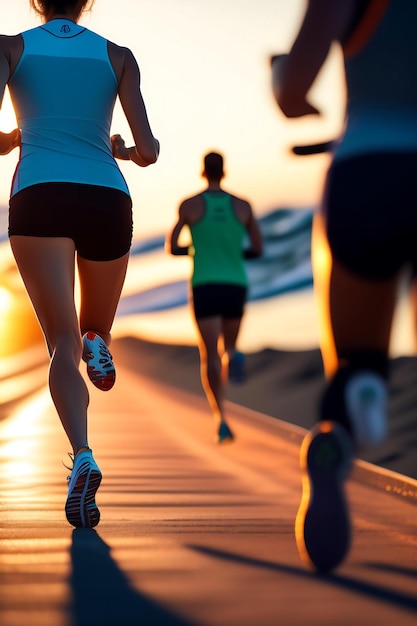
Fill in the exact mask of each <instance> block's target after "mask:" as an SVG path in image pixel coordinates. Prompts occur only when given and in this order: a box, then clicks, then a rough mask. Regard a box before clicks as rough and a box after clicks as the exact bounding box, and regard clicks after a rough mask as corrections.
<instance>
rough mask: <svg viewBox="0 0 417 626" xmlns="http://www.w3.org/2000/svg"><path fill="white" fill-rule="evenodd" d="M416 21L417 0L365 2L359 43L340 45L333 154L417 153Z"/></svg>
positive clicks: (347, 155)
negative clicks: (339, 128) (337, 136)
mask: <svg viewBox="0 0 417 626" xmlns="http://www.w3.org/2000/svg"><path fill="white" fill-rule="evenodd" d="M416 23H417V0H389V1H387V0H370V1H369V3H368V8H367V12H366V13H365V15H364V17H363V18H362V21H361V23H359V25H358V27H357V33H356V40H360V45H359V46H358V47H357V48H356V49H354V50H353V52H350V53H349V51H348V50H345V69H346V81H347V95H348V103H347V118H346V128H345V131H344V134H343V136H342V139H341V142H340V144H339V146H338V148H337V149H336V153H335V159H342V158H348V157H351V156H355V155H359V154H372V153H378V152H392V151H394V152H404V151H408V152H417V81H416V80H415V72H416V67H417V35H416V32H417V31H416ZM354 35H355V33H354ZM347 43H348V44H349V42H347Z"/></svg>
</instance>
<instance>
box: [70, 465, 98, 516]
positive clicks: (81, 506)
mask: <svg viewBox="0 0 417 626" xmlns="http://www.w3.org/2000/svg"><path fill="white" fill-rule="evenodd" d="M101 479H102V475H101V473H100V472H99V471H98V470H95V469H89V470H87V471H86V472H84V473H83V474H80V475H79V477H78V479H77V482H76V483H75V485H74V488H73V489H72V491H71V494H70V495H69V496H68V498H67V502H66V504H65V514H66V516H67V520H68V522H69V523H70V524H71V525H72V526H75V527H76V528H94V526H97V524H98V523H99V521H100V510H99V508H98V506H97V505H96V502H95V495H96V492H97V489H98V488H99V487H100V483H101Z"/></svg>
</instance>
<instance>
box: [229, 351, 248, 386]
mask: <svg viewBox="0 0 417 626" xmlns="http://www.w3.org/2000/svg"><path fill="white" fill-rule="evenodd" d="M245 380H246V371H245V355H244V354H243V353H242V352H235V353H234V355H233V356H232V358H231V359H230V361H229V381H230V382H231V383H235V384H241V383H244V382H245Z"/></svg>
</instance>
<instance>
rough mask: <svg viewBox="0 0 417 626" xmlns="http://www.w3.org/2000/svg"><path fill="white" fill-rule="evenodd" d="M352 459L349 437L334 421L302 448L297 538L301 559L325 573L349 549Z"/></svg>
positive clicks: (320, 428) (310, 435) (319, 429)
mask: <svg viewBox="0 0 417 626" xmlns="http://www.w3.org/2000/svg"><path fill="white" fill-rule="evenodd" d="M352 457H353V448H352V442H351V440H350V437H349V435H348V434H347V432H346V431H345V429H344V428H343V427H342V426H340V425H339V424H336V423H334V422H320V423H319V424H317V425H316V426H315V427H314V428H313V429H312V430H311V431H310V432H309V433H308V434H307V435H306V437H305V438H304V441H303V443H302V446H301V451H300V465H301V469H302V471H303V478H302V483H303V494H302V499H301V504H300V507H299V510H298V513H297V517H296V522H295V536H296V542H297V547H298V551H299V554H300V556H301V558H302V559H303V560H304V561H306V562H308V563H309V564H310V565H312V566H313V567H314V568H315V569H316V570H318V571H319V572H322V573H325V572H329V571H330V570H332V569H334V568H335V567H337V565H339V563H341V561H342V560H343V559H344V557H345V556H346V554H347V552H348V550H349V547H350V534H351V530H350V516H349V510H348V506H347V503H346V499H345V494H344V481H345V480H346V478H347V475H348V473H349V470H350V467H351V465H352Z"/></svg>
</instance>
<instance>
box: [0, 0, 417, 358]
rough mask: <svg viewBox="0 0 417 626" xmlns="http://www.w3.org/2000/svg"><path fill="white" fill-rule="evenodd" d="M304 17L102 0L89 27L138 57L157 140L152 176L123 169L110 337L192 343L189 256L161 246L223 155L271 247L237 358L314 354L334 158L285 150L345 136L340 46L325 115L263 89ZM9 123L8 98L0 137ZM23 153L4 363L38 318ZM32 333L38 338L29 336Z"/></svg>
mask: <svg viewBox="0 0 417 626" xmlns="http://www.w3.org/2000/svg"><path fill="white" fill-rule="evenodd" d="M304 8H305V1H304V0H258V1H257V2H253V0H227V2H224V0H211V1H210V2H206V0H175V2H173V1H172V0H140V2H139V1H138V0H113V1H112V0H96V2H95V5H94V7H93V10H92V12H91V13H86V14H85V15H84V16H83V18H82V23H83V24H84V25H85V26H86V27H88V28H91V29H92V30H95V31H97V32H99V33H100V34H102V35H103V36H104V37H106V38H108V39H110V40H112V41H114V42H116V43H118V44H121V45H125V46H127V47H129V48H131V50H132V51H133V53H134V54H135V56H136V58H137V60H138V63H139V66H140V69H141V79H142V92H143V96H144V99H145V103H146V107H147V111H148V115H149V119H150V123H151V127H152V130H153V132H154V134H155V136H156V137H157V138H158V139H159V140H160V142H161V155H160V159H159V161H158V163H157V164H156V165H153V166H151V167H149V168H145V169H141V168H138V167H137V166H135V165H134V164H132V163H126V162H121V163H120V167H121V169H122V171H123V173H124V175H125V177H126V180H127V182H128V185H129V188H130V190H131V194H132V197H133V204H134V220H135V231H134V246H133V249H132V259H131V264H130V268H129V272H128V276H127V280H126V286H125V289H124V293H123V298H122V301H121V304H120V307H119V311H118V316H117V320H116V324H115V334H118V333H119V334H126V333H133V334H137V335H138V336H141V337H145V338H149V339H151V340H157V341H168V342H185V343H193V342H195V332H194V327H193V324H192V321H191V319H190V315H189V309H188V306H187V279H188V277H189V274H190V269H191V265H190V259H187V258H174V257H169V256H168V255H167V254H166V253H165V251H164V248H163V244H164V239H165V236H166V234H167V232H168V230H169V229H170V228H171V226H172V225H173V223H174V221H175V219H176V216H177V209H178V205H179V203H180V202H181V200H182V199H183V198H185V197H187V196H189V195H192V194H194V193H197V192H199V191H200V190H201V189H202V188H203V180H202V179H201V176H200V174H201V169H202V157H203V155H204V154H205V153H207V152H208V151H211V150H216V151H220V152H222V153H223V155H224V157H225V167H226V174H227V176H226V179H225V181H224V187H225V188H226V189H227V190H229V191H231V192H233V193H236V194H238V195H240V196H242V197H244V198H246V199H247V200H248V201H249V202H250V203H251V204H252V206H253V209H254V211H255V214H256V216H257V217H258V219H259V220H260V223H261V228H262V230H263V233H264V236H265V255H264V257H263V259H261V260H259V261H255V262H251V263H248V271H249V274H250V279H251V294H250V298H251V299H250V303H249V305H248V308H247V315H246V317H245V320H244V324H243V328H242V335H241V346H240V347H241V349H243V350H246V351H254V350H258V349H260V348H262V347H265V346H269V347H278V348H286V349H298V348H300V349H305V348H310V347H316V346H317V345H318V329H317V318H316V311H315V306H314V298H313V292H312V276H311V263H310V232H311V219H312V215H313V212H314V210H316V208H317V204H318V201H319V198H320V194H321V190H322V185H323V179H324V174H325V171H326V167H327V165H328V159H329V157H328V155H318V156H310V157H296V156H294V155H292V154H291V151H290V149H291V146H292V145H294V144H300V143H301V144H302V143H314V142H317V141H322V140H324V139H329V138H332V137H333V136H336V135H337V134H338V133H339V132H340V130H341V128H342V124H343V99H344V84H343V82H342V79H341V72H340V71H339V70H340V64H341V56H340V54H339V53H338V50H337V48H335V49H334V50H332V53H331V54H330V57H329V59H328V61H327V63H326V65H325V67H324V68H323V70H322V72H321V74H320V76H319V79H318V81H317V83H316V84H315V85H314V88H313V92H312V99H313V100H314V102H315V104H316V105H317V106H318V107H319V109H320V110H321V111H322V115H321V116H320V117H314V118H313V117H310V118H306V119H301V120H292V121H288V120H286V119H285V118H284V116H283V115H282V114H281V113H280V111H279V110H278V108H277V106H276V104H275V102H274V100H273V97H272V93H271V88H270V63H269V59H270V56H271V54H276V53H282V52H287V51H288V50H289V47H290V45H291V42H292V41H293V38H294V35H295V33H296V31H297V29H298V26H299V23H300V20H301V17H302V14H303V10H304ZM1 24H2V26H1V30H2V33H4V34H16V33H18V32H20V31H22V30H25V29H28V28H32V27H34V26H37V25H39V24H40V20H39V18H38V16H37V15H36V14H35V13H34V12H33V11H31V10H30V8H29V2H28V0H16V2H14V4H13V11H10V8H9V7H8V6H5V3H3V4H2V9H1ZM15 125H16V121H15V118H14V114H13V109H12V106H11V103H10V99H9V97H8V93H6V94H5V97H4V101H3V106H2V109H1V112H0V130H3V131H9V130H11V129H12V128H14V127H15ZM112 132H114V133H120V134H122V136H123V137H124V138H125V140H126V143H127V144H128V145H129V143H130V142H131V140H132V138H131V134H130V131H129V128H128V126H127V123H126V121H125V119H124V116H123V113H122V111H121V107H120V105H119V104H118V105H117V107H116V110H115V114H114V119H113V126H112ZM17 156H18V155H17V151H14V152H13V153H12V154H10V155H8V156H7V157H2V160H1V168H0V246H1V248H0V264H1V265H0V272H1V276H2V277H1V278H0V320H1V321H0V324H1V328H2V329H3V333H2V336H3V344H2V345H3V347H2V348H0V349H1V350H2V351H3V353H4V352H5V351H8V350H11V349H13V347H14V348H16V347H18V346H19V345H20V344H19V341H21V342H23V343H25V342H26V339H22V333H21V328H20V329H19V333H18V334H19V339H17V337H16V334H17V333H16V330H15V331H13V329H12V326H13V327H14V328H15V329H16V328H17V327H18V326H19V320H21V319H22V316H23V317H24V319H25V320H26V322H25V323H26V324H27V325H29V324H30V322H29V320H31V319H32V318H31V312H29V313H28V312H27V308H26V309H25V306H26V305H25V296H24V294H23V293H22V297H21V298H20V300H19V306H18V307H17V304H16V303H17V300H16V293H17V291H18V290H19V289H20V287H21V285H20V283H19V278H18V277H16V276H15V274H14V273H13V263H12V262H11V260H10V252H9V250H8V242H7V234H6V231H7V201H8V194H9V189H10V182H11V178H12V175H13V171H14V167H15V165H16V160H17ZM11 292H13V293H14V294H15V296H14V297H13V298H12V297H11ZM20 326H21V323H20ZM405 326H407V324H406V325H405ZM399 327H400V328H401V329H404V324H400V325H399ZM28 328H29V326H28ZM31 332H33V333H34V336H37V337H38V335H37V330H35V329H34V330H33V331H31ZM28 334H30V333H29V330H28ZM5 335H7V338H8V343H9V344H10V347H9V348H8V349H7V350H6V348H5V343H6V339H5ZM0 339H1V336H0ZM399 341H401V340H400V339H398V340H397V339H396V345H399V344H398V342H399ZM403 343H404V348H403V347H399V348H398V349H399V350H400V351H402V350H404V349H407V347H408V345H409V341H408V338H406V339H405V340H404V342H403ZM0 345H1V342H0Z"/></svg>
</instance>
